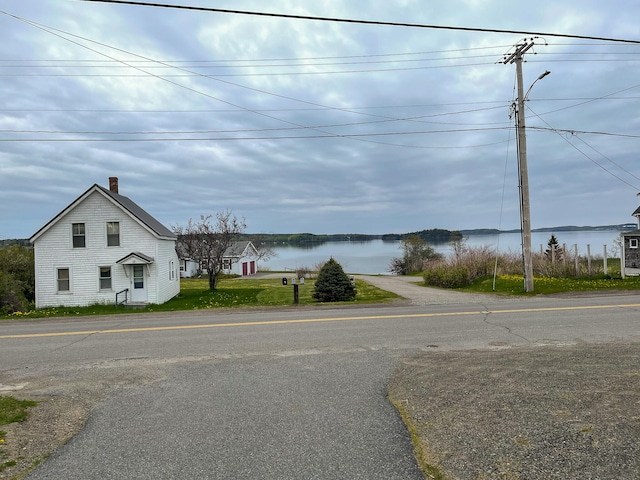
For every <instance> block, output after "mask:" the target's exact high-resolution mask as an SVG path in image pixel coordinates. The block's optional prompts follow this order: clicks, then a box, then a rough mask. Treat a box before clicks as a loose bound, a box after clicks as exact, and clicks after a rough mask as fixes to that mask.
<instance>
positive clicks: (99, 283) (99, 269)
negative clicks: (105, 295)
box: [98, 265, 113, 292]
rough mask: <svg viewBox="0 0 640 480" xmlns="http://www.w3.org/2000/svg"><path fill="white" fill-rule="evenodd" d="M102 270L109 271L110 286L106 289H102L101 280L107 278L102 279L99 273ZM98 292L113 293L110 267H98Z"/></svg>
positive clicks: (111, 269)
mask: <svg viewBox="0 0 640 480" xmlns="http://www.w3.org/2000/svg"><path fill="white" fill-rule="evenodd" d="M103 268H108V269H109V280H110V282H109V283H110V284H111V286H110V287H108V288H102V279H103V278H105V279H106V278H107V277H102V276H101V273H102V269H103ZM98 291H100V292H112V291H113V267H112V266H111V265H100V266H99V267H98Z"/></svg>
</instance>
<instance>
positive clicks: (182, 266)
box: [180, 260, 187, 272]
mask: <svg viewBox="0 0 640 480" xmlns="http://www.w3.org/2000/svg"><path fill="white" fill-rule="evenodd" d="M186 263H187V262H186V260H180V271H181V272H184V271H185V270H186V268H185V264H186Z"/></svg>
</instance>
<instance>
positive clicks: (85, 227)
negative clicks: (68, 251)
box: [71, 222, 87, 248]
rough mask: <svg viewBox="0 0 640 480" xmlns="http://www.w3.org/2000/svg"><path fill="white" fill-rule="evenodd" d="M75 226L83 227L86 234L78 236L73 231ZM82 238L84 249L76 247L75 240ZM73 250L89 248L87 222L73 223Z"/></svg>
mask: <svg viewBox="0 0 640 480" xmlns="http://www.w3.org/2000/svg"><path fill="white" fill-rule="evenodd" d="M74 225H82V226H83V230H84V233H83V234H82V235H76V234H75V233H74V231H73V226H74ZM76 237H77V238H80V237H82V238H83V239H84V246H82V247H76V246H75V241H74V240H75V239H76ZM71 248H87V224H86V222H73V223H71Z"/></svg>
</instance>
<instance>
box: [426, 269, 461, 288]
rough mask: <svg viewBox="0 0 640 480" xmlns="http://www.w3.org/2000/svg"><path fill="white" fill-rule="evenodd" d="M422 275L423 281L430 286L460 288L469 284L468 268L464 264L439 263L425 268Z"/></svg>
mask: <svg viewBox="0 0 640 480" xmlns="http://www.w3.org/2000/svg"><path fill="white" fill-rule="evenodd" d="M422 277H423V278H424V283H425V284H426V285H430V286H432V287H441V288H462V287H467V286H469V285H470V284H471V277H470V275H469V269H468V268H467V267H466V266H465V265H454V266H450V265H447V264H445V263H441V264H439V265H436V266H433V267H430V268H428V269H427V270H425V271H424V273H423V274H422Z"/></svg>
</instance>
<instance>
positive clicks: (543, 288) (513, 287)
mask: <svg viewBox="0 0 640 480" xmlns="http://www.w3.org/2000/svg"><path fill="white" fill-rule="evenodd" d="M493 283H494V282H493V277H480V278H477V279H476V280H475V281H473V283H472V284H471V285H470V286H468V287H463V288H459V289H457V290H458V291H461V292H473V293H496V294H503V295H527V296H531V295H550V294H554V293H564V292H592V291H614V290H623V291H636V290H640V277H627V278H624V279H623V278H620V277H612V276H608V275H598V276H593V277H581V278H559V277H534V279H533V286H534V291H533V292H531V293H525V292H524V277H523V276H522V275H498V276H497V277H496V281H495V290H494V288H493Z"/></svg>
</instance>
